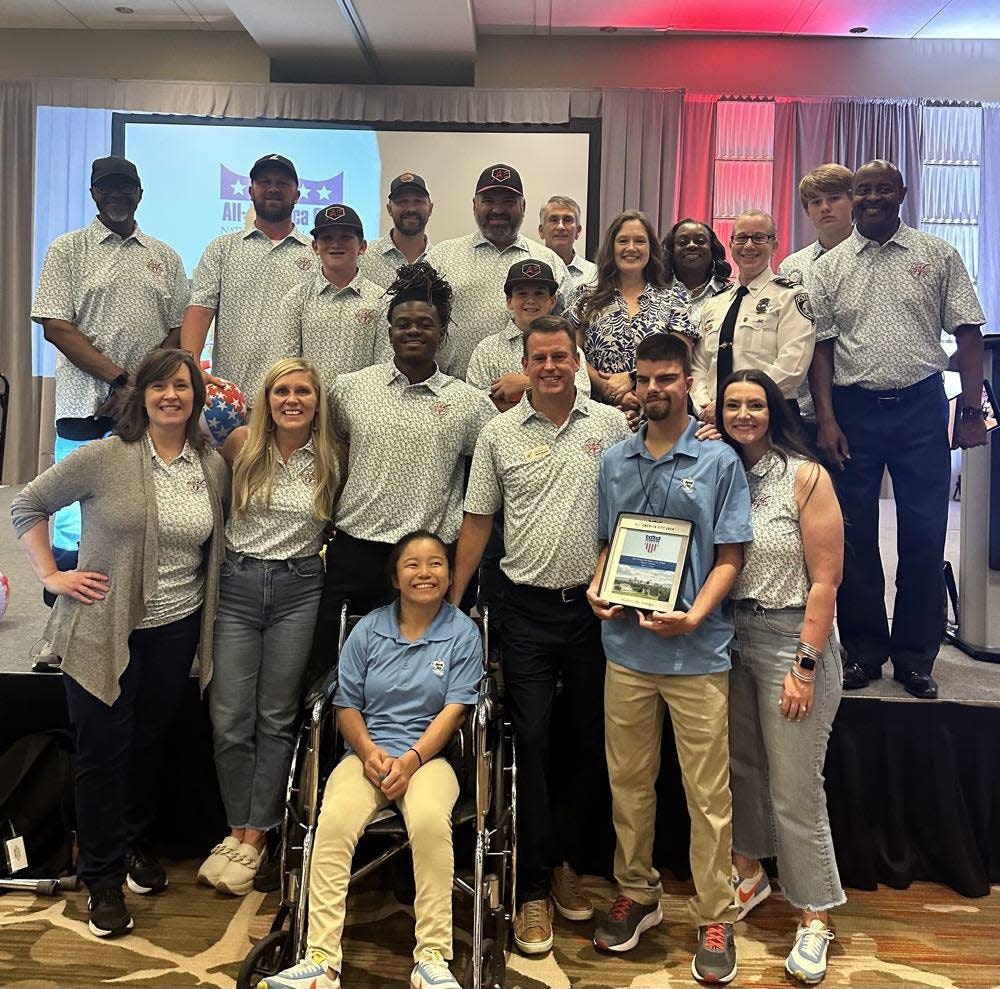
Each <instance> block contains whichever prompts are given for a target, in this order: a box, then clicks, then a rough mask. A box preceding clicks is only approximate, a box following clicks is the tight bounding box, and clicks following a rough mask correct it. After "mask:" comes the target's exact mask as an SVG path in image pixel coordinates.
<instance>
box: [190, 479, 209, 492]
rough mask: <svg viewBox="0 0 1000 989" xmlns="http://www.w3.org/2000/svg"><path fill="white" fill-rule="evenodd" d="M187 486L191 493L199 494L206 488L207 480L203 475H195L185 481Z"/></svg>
mask: <svg viewBox="0 0 1000 989" xmlns="http://www.w3.org/2000/svg"><path fill="white" fill-rule="evenodd" d="M187 486H188V491H190V492H191V494H201V493H202V491H207V490H208V481H206V480H205V478H203V477H195V478H192V479H191V480H190V481H188V482H187Z"/></svg>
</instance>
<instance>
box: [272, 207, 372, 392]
mask: <svg viewBox="0 0 1000 989" xmlns="http://www.w3.org/2000/svg"><path fill="white" fill-rule="evenodd" d="M310 233H312V236H313V242H312V248H313V250H314V251H315V252H316V256H317V257H318V258H319V260H320V271H319V272H318V273H317V274H315V275H313V277H312V278H310V279H309V280H308V281H304V282H300V283H299V284H298V285H296V286H295V288H293V289H292V290H291V291H290V292H289V293H288V294H287V295H286V296H285V297H284V299H282V300H281V307H280V309H279V311H278V315H277V318H276V321H275V324H274V332H275V335H276V336H277V337H278V338H279V339H285V340H293V339H296V338H298V339H300V340H301V341H302V344H301V346H302V356H303V357H304V358H305V359H306V360H307V361H311V362H312V363H313V364H314V365H315V367H316V370H317V371H319V375H320V378H321V380H322V381H323V384H324V385H325V386H326V390H327V393H328V394H329V393H330V392H331V390H332V388H333V385H334V382H335V381H336V380H337V376H338V375H340V374H346V373H348V372H350V371H360V370H361V369H362V368H366V367H371V366H372V364H374V363H375V362H376V361H377V360H381V359H383V357H384V356H388V353H389V352H390V351H389V345H388V341H387V340H386V334H385V329H384V327H383V324H382V319H383V318H384V316H385V290H384V289H383V288H382V287H381V286H379V285H376V284H375V283H374V282H370V281H369V280H368V279H367V278H365V276H364V275H363V274H362V273H361V272H360V271H359V263H360V260H361V259H362V258H363V257H364V256H365V254H366V248H368V245H367V244H366V243H365V235H364V229H363V228H362V225H361V217H359V216H358V214H357V213H356V212H355V211H354V210H353V209H351V207H350V206H345V205H344V204H343V203H333V204H331V205H330V206H327V207H326V208H325V209H321V210H320V211H319V212H318V213H317V214H316V220H315V226H314V227H313V229H312V230H311V231H310ZM368 249H370V248H368Z"/></svg>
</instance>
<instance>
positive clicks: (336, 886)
mask: <svg viewBox="0 0 1000 989" xmlns="http://www.w3.org/2000/svg"><path fill="white" fill-rule="evenodd" d="M457 799H458V780H457V779H456V778H455V771H454V770H453V769H452V768H451V766H450V765H449V764H448V762H447V760H445V759H431V760H429V761H428V762H427V764H426V765H425V766H421V767H420V769H418V770H417V771H416V772H415V773H414V774H413V776H412V777H410V785H409V786H408V787H407V789H406V793H404V794H403V796H402V797H400V799H399V800H398V801H396V803H397V805H398V806H399V809H400V810H401V811H402V814H403V820H404V821H405V822H406V831H407V834H408V835H409V838H410V843H411V846H412V853H413V878H414V880H415V885H416V891H417V896H416V899H415V900H414V903H413V912H414V915H415V917H416V938H417V946H416V948H414V951H413V959H414V961H417V960H418V958H419V955H420V952H421V951H423V950H424V948H436V949H437V950H438V951H440V952H441V954H442V955H443V956H444V957H445V958H447V959H450V958H451V957H452V943H451V933H452V927H451V887H452V879H453V877H454V873H455V855H454V851H453V849H452V844H451V812H452V808H453V807H454V806H455V801H456V800H457ZM389 803H390V801H389V800H388V799H387V798H386V797H385V796H384V795H383V794H382V792H381V791H380V790H376V789H375V787H374V786H372V784H371V783H369V782H368V780H367V779H366V778H365V775H364V772H363V769H362V763H361V760H360V759H359V758H358V757H357V756H356V755H354V753H353V752H352V753H351V754H350V755H348V756H346V757H345V758H344V759H343V760H341V762H340V763H339V764H338V765H337V767H336V769H334V771H333V772H332V773H331V774H330V778H329V780H327V784H326V790H325V791H324V794H323V808H322V810H321V812H320V816H319V824H318V825H317V828H316V846H315V848H314V850H313V859H312V869H311V874H310V877H309V938H308V944H309V947H310V948H318V949H319V950H320V951H322V952H324V953H325V954H326V956H327V965H328V966H329V967H330V968H332V969H333V970H334V971H336V972H339V971H340V970H341V967H342V965H343V951H342V949H341V938H342V936H343V933H344V916H345V912H346V903H347V885H348V882H349V881H350V878H351V861H352V859H353V858H354V849H355V848H356V847H357V844H358V839H359V838H360V837H361V832H362V831H364V829H365V826H366V825H367V824H368V823H369V821H371V819H372V818H373V817H374V816H375V815H376V814H377V813H378V811H380V810H382V808H383V807H387V806H388V805H389Z"/></svg>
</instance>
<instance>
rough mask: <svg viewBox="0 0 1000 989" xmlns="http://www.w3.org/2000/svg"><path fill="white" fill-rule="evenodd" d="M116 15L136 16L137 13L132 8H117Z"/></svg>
mask: <svg viewBox="0 0 1000 989" xmlns="http://www.w3.org/2000/svg"><path fill="white" fill-rule="evenodd" d="M115 13H116V14H134V13H135V11H134V10H133V9H132V8H131V7H115Z"/></svg>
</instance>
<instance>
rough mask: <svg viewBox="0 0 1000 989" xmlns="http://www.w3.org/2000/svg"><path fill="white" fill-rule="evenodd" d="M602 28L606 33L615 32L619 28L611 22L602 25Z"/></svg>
mask: <svg viewBox="0 0 1000 989" xmlns="http://www.w3.org/2000/svg"><path fill="white" fill-rule="evenodd" d="M601 30H602V31H603V32H604V33H605V34H614V33H615V32H616V31H617V30H618V28H616V27H613V26H612V25H610V24H609V25H608V26H607V27H602V28H601Z"/></svg>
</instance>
